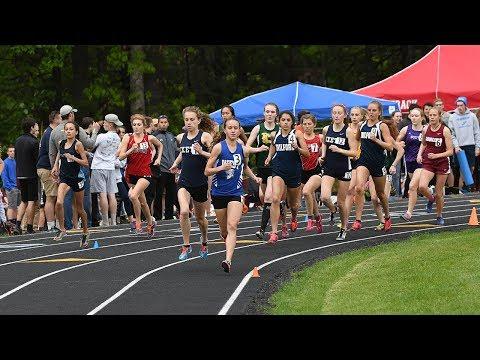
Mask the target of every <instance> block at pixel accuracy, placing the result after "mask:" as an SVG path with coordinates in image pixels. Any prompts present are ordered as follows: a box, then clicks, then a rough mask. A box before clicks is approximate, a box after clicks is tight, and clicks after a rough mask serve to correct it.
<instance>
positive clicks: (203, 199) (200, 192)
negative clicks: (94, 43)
mask: <svg viewBox="0 0 480 360" xmlns="http://www.w3.org/2000/svg"><path fill="white" fill-rule="evenodd" d="M182 115H183V120H184V122H185V128H186V131H185V132H184V133H181V134H179V135H177V142H178V144H179V145H180V154H179V155H178V157H177V158H176V159H175V161H174V162H173V164H172V167H171V168H170V171H172V172H176V171H177V167H178V164H180V162H181V163H182V170H181V172H180V177H179V179H178V203H179V204H180V227H181V229H182V236H183V246H182V250H181V253H180V255H179V257H178V258H179V260H186V259H187V258H188V254H190V253H191V252H192V248H191V247H190V227H191V223H190V217H189V214H190V206H189V205H190V199H193V208H194V212H195V218H196V219H197V223H198V226H199V228H200V232H201V240H202V245H201V246H200V252H199V255H200V257H202V258H204V259H206V258H207V256H208V248H207V241H208V237H207V230H208V220H207V219H206V218H205V210H206V204H207V200H208V194H207V192H208V178H207V176H206V175H205V174H204V172H205V166H206V165H207V159H208V158H209V157H210V152H209V149H210V147H211V145H212V141H213V138H212V135H210V132H211V131H212V129H213V128H214V124H213V123H212V122H211V121H209V119H208V118H207V117H205V116H203V114H202V112H201V111H200V109H199V108H198V107H196V106H187V107H186V108H185V109H183V111H182Z"/></svg>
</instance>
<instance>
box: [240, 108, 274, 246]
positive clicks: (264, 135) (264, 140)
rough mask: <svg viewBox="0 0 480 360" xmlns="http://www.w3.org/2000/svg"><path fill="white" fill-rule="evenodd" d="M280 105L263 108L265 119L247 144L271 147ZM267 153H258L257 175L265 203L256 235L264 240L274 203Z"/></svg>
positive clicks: (262, 199)
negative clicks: (266, 161) (266, 163)
mask: <svg viewBox="0 0 480 360" xmlns="http://www.w3.org/2000/svg"><path fill="white" fill-rule="evenodd" d="M279 112H280V111H279V109H278V106H277V105H276V104H274V103H267V104H265V106H264V108H263V116H264V121H263V122H262V123H261V124H259V125H256V126H255V127H254V128H253V129H252V132H251V133H250V136H249V137H248V140H247V144H246V145H247V146H252V145H253V143H254V142H255V141H256V142H257V147H261V146H263V145H265V146H268V147H270V144H271V134H272V133H274V132H275V133H276V132H277V131H278V129H279V126H278V124H276V120H277V116H278V113H279ZM266 158H267V153H263V152H262V153H258V154H256V166H257V176H258V177H260V178H262V184H260V187H259V196H260V201H261V202H262V203H263V212H262V220H261V224H260V230H259V231H257V232H256V234H255V235H256V236H257V237H258V238H259V239H261V240H264V239H265V229H266V228H267V224H268V221H269V219H270V206H271V204H272V189H271V184H272V167H271V166H267V165H265V160H266Z"/></svg>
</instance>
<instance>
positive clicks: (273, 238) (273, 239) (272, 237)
mask: <svg viewBox="0 0 480 360" xmlns="http://www.w3.org/2000/svg"><path fill="white" fill-rule="evenodd" d="M277 241H278V235H277V234H276V233H274V232H271V233H270V239H268V243H269V244H275V243H276V242H277Z"/></svg>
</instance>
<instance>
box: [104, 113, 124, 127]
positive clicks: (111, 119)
mask: <svg viewBox="0 0 480 360" xmlns="http://www.w3.org/2000/svg"><path fill="white" fill-rule="evenodd" d="M105 121H108V122H112V123H114V124H115V125H117V126H122V125H123V123H122V122H121V121H120V120H119V119H118V116H117V115H115V114H107V115H105Z"/></svg>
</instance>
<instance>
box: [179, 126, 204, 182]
mask: <svg viewBox="0 0 480 360" xmlns="http://www.w3.org/2000/svg"><path fill="white" fill-rule="evenodd" d="M202 134H203V131H202V130H199V131H198V134H197V135H196V136H195V137H194V138H193V139H189V138H188V133H187V132H185V133H184V134H183V137H182V141H181V143H180V152H181V153H182V172H181V173H180V177H179V179H178V185H179V186H186V187H199V186H202V185H207V183H208V178H207V176H205V174H204V172H205V166H206V165H207V158H206V157H204V156H202V155H200V154H199V153H198V152H196V151H195V149H194V147H193V144H195V143H196V142H197V143H199V144H200V146H201V147H202V150H203V151H208V148H207V147H206V146H205V145H204V144H202V141H201V140H202Z"/></svg>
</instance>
